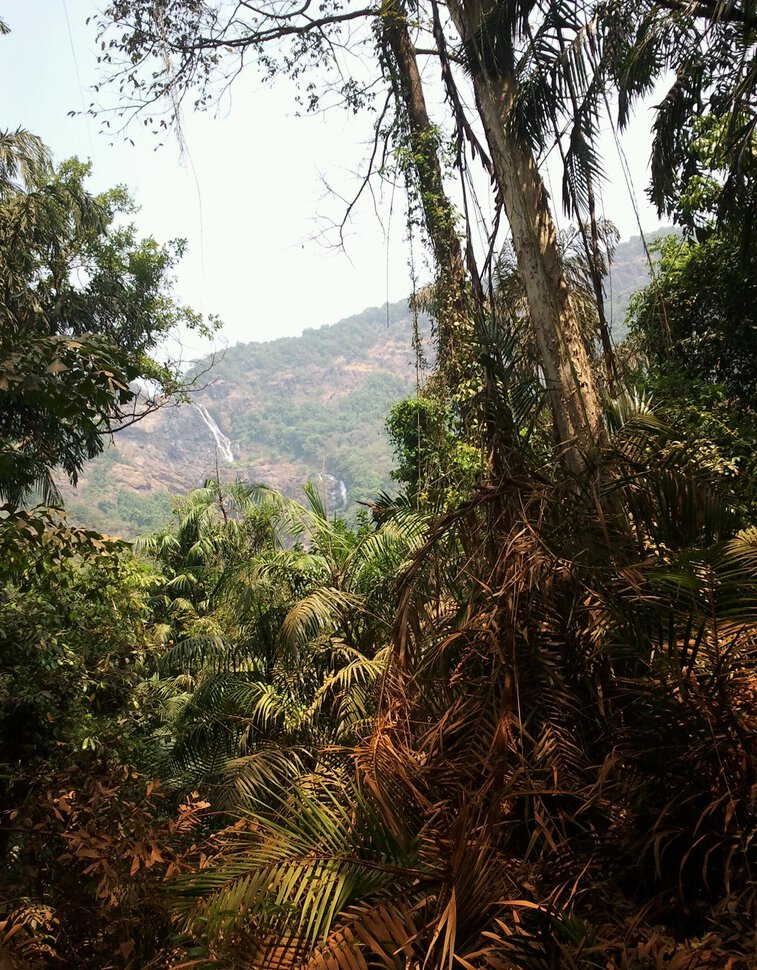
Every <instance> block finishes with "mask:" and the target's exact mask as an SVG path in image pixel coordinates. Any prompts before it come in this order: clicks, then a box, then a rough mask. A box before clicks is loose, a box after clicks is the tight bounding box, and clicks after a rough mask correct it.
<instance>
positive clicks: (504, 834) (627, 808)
mask: <svg viewBox="0 0 757 970" xmlns="http://www.w3.org/2000/svg"><path fill="white" fill-rule="evenodd" d="M3 29H5V28H3ZM98 29H99V31H100V36H101V38H102V44H103V46H102V48H101V49H102V52H103V53H102V59H103V64H104V66H105V68H106V69H107V70H108V71H109V73H110V76H111V79H112V81H113V82H115V84H116V85H117V87H118V88H119V90H120V97H121V98H122V104H123V105H124V106H125V107H124V110H129V111H131V110H133V109H135V108H137V109H140V110H141V112H142V114H143V115H144V114H145V113H146V116H147V117H148V118H149V117H150V112H151V110H152V106H161V107H165V105H164V104H163V102H164V101H167V103H168V107H169V110H172V109H176V107H177V105H178V104H180V103H181V100H182V98H184V97H185V96H190V98H191V100H192V102H193V103H196V105H197V106H202V105H203V104H205V103H208V102H210V101H212V99H213V97H214V96H216V94H217V90H218V86H219V85H223V84H224V83H226V82H227V81H229V80H230V79H233V77H234V76H235V75H236V73H237V72H238V70H239V69H240V68H241V66H242V62H240V60H239V58H240V57H241V58H242V59H243V61H244V62H246V63H252V62H257V64H258V66H259V67H260V68H261V69H262V70H263V71H265V72H267V73H268V74H269V75H270V77H271V78H273V77H274V76H275V75H276V74H278V73H280V72H286V73H289V74H290V75H292V76H294V78H295V79H296V80H298V81H300V82H301V84H302V89H303V91H305V92H307V97H309V98H310V100H311V102H312V103H311V107H313V108H317V107H318V102H319V99H320V100H321V102H329V101H330V100H331V99H334V98H339V99H341V100H343V101H346V103H347V105H348V106H349V107H350V108H351V109H352V110H354V111H370V110H374V109H375V112H376V119H377V123H376V138H377V142H376V145H377V149H376V153H375V157H376V158H383V163H382V165H381V171H378V170H377V171H376V173H375V174H376V175H377V176H378V177H384V178H389V177H391V178H396V179H398V180H401V181H403V182H404V184H405V185H406V187H407V189H408V195H409V198H410V220H411V223H412V224H413V226H414V227H415V229H416V230H418V231H421V232H422V233H423V234H424V238H425V239H426V242H427V246H428V250H429V253H430V254H431V256H432V258H433V263H434V266H435V269H436V277H435V280H434V283H433V285H431V286H430V287H429V288H428V289H427V290H425V291H423V292H422V293H417V294H414V296H413V303H414V305H415V306H416V307H417V308H418V309H423V310H426V311H428V312H429V313H430V314H431V317H432V320H433V327H434V331H433V332H434V340H435V357H436V363H435V367H434V371H433V373H432V375H431V376H430V378H429V379H428V381H427V382H426V384H425V386H424V387H423V389H422V390H421V391H420V392H419V393H418V394H417V395H416V396H414V397H411V398H409V399H407V400H406V401H404V402H401V403H400V404H397V405H396V406H395V407H394V408H392V410H391V412H390V414H389V415H387V426H388V429H389V434H390V437H391V440H392V444H393V447H394V452H395V471H394V476H395V480H396V482H397V483H398V485H399V486H400V491H399V494H398V495H396V496H390V495H387V494H383V493H379V494H377V495H376V496H375V497H374V498H373V500H372V501H371V502H370V503H369V504H367V505H366V506H364V509H363V512H362V513H361V514H360V515H359V516H358V518H357V519H356V520H355V521H351V522H347V521H345V520H344V519H342V518H340V517H339V516H334V515H329V514H328V512H327V509H326V508H325V505H324V501H323V497H322V496H321V495H320V494H319V491H318V489H317V488H316V487H315V486H313V485H308V484H305V485H304V487H303V493H302V498H301V501H294V500H292V499H291V498H286V497H284V496H282V495H281V494H279V493H277V492H275V491H273V490H271V489H267V488H264V487H260V486H256V485H255V484H254V483H246V482H236V483H233V484H228V483H219V482H216V481H208V482H206V484H205V486H204V487H203V488H200V489H197V490H195V491H193V492H192V493H190V494H188V495H187V496H186V497H184V498H183V499H182V500H181V501H179V502H178V503H177V504H176V507H175V509H174V510H173V514H172V515H171V517H170V518H169V519H168V520H167V521H166V522H165V524H164V525H163V526H162V527H160V528H159V529H157V530H152V531H151V532H150V533H149V534H147V535H145V536H143V537H142V538H141V539H140V540H139V541H138V542H136V543H134V544H133V545H129V544H127V543H124V542H121V541H118V540H113V539H110V538H106V537H103V536H102V535H99V534H98V533H96V532H94V531H92V530H87V529H82V528H78V527H75V526H72V525H70V524H69V523H68V522H67V519H66V515H65V510H64V509H62V508H60V507H59V503H58V502H57V493H56V484H55V476H54V472H55V474H58V475H60V474H63V475H65V476H67V477H68V478H69V479H70V480H71V481H75V480H76V478H77V476H78V475H79V473H80V472H81V469H82V468H83V466H84V463H85V462H86V461H88V460H89V459H91V458H93V457H94V456H96V455H97V454H98V453H100V452H101V451H102V449H103V446H104V443H105V442H106V440H107V437H108V435H109V434H110V433H111V432H117V431H118V429H119V427H121V426H122V425H123V424H124V423H128V422H130V421H133V420H138V419H139V417H140V415H141V414H142V413H143V412H144V410H150V409H153V408H155V407H157V406H158V405H159V404H160V401H161V400H162V399H163V398H164V397H165V396H168V395H175V394H177V393H179V394H180V393H181V392H182V386H181V385H182V380H181V375H179V374H178V373H176V372H175V371H172V370H171V368H170V367H167V366H166V365H162V364H159V363H158V362H157V359H158V358H157V354H156V351H157V350H158V348H159V345H160V342H161V340H162V338H163V337H164V336H165V334H166V333H167V332H168V331H169V330H170V329H171V328H172V327H173V326H175V325H176V324H177V323H181V324H182V325H184V326H189V327H194V328H208V327H212V326H213V321H212V320H211V321H204V320H203V319H201V318H200V317H199V316H198V315H197V314H195V313H194V312H193V311H191V310H190V309H188V308H185V307H182V306H181V305H180V304H179V303H178V302H177V300H176V298H175V295H174V294H173V292H172V287H171V281H170V277H171V273H170V270H171V267H172V266H173V265H174V263H175V260H176V259H178V258H179V257H180V255H181V251H182V244H181V243H173V244H169V245H161V244H159V243H157V242H156V241H155V240H152V239H147V240H141V239H139V238H138V237H137V235H136V233H135V231H134V230H133V229H132V228H130V227H129V225H128V221H127V216H128V212H129V208H130V205H131V203H130V200H129V199H128V198H127V196H126V194H125V192H123V190H120V189H119V190H114V191H113V192H110V193H105V194H103V195H99V196H94V195H92V194H91V193H90V192H89V191H88V190H87V188H86V179H87V174H88V172H87V167H86V166H83V165H81V164H79V163H78V162H76V161H70V162H65V163H63V164H62V165H60V166H58V167H57V168H56V167H54V166H53V165H52V164H51V162H50V158H49V154H48V152H47V150H46V148H45V146H44V145H42V144H41V142H40V141H39V139H38V138H36V137H35V136H34V135H33V134H30V133H28V132H26V131H23V130H17V131H2V132H0V493H1V494H0V497H1V498H2V501H3V502H4V505H3V506H2V513H1V514H0V552H1V555H0V570H1V571H2V577H1V581H2V592H1V593H0V641H1V642H2V651H1V652H0V764H2V771H0V822H1V823H2V827H1V828H0V856H1V857H2V871H3V878H2V882H1V883H0V906H1V907H2V908H1V909H0V965H2V966H3V967H12V968H15V967H21V968H48V967H50V968H56V967H72V968H73V967H76V968H79V967H85V968H93V970H94V968H98V970H101V968H108V967H114V968H115V967H120V968H124V970H125V968H132V970H137V968H145V970H146V968H150V967H155V968H157V967H166V968H168V967H173V968H177V970H178V968H179V967H190V966H196V967H223V968H240V970H241V968H261V970H275V968H289V970H295V968H301V970H305V968H307V970H447V968H449V970H453V968H455V970H457V968H460V970H520V968H525V970H548V968H550V970H551V968H562V967H565V968H615V970H620V968H628V970H632V968H633V970H636V968H639V970H642V968H650V970H651V968H661V967H669V968H673V970H681V968H687V970H689V968H703V967H711V968H726V967H727V968H731V970H738V968H743V970H748V968H750V967H754V966H755V964H756V963H757V940H756V939H755V915H756V912H755V911H756V909H757V881H756V880H755V867H756V866H757V844H756V842H755V831H756V828H755V821H756V820H757V819H756V818H755V816H756V815H757V772H756V769H757V756H756V753H755V729H756V728H757V669H756V667H755V661H756V651H757V526H755V517H756V515H757V494H756V493H755V454H757V448H756V447H755V445H756V444H757V424H756V421H757V414H756V409H757V329H756V327H755V319H754V313H755V306H757V299H755V297H756V296H757V294H755V287H757V282H755V281H756V280H757V276H756V275H755V268H756V265H755V264H756V263H757V239H756V237H755V233H754V232H753V227H752V221H753V213H754V212H755V201H756V200H755V197H754V196H755V185H756V184H757V183H756V182H755V175H756V169H755V162H756V160H757V155H756V148H757V146H756V144H755V133H754V128H755V119H756V118H757V114H755V84H756V83H757V72H756V71H755V54H756V53H757V47H756V43H755V42H756V41H757V17H756V15H755V10H754V6H753V5H752V4H749V3H746V2H744V3H740V2H736V3H728V4H726V3H721V2H720V0H713V2H711V3H710V2H704V3H697V4H694V5H692V4H690V3H688V2H684V0H681V2H678V0H666V2H664V3H661V2H658V0H637V2H635V3H633V4H629V3H627V2H624V0H606V2H604V3H602V4H594V3H591V2H586V3H583V2H581V3H576V2H573V3H568V2H561V0H541V2H532V0H527V2H523V3H519V4H510V3H495V2H493V0H447V2H445V3H442V2H436V0H429V2H425V0H418V2H410V0H387V2H384V3H381V4H380V5H378V6H375V7H373V6H372V7H365V8H362V7H361V8H358V7H357V6H356V5H352V4H349V3H348V4H343V3H332V2H331V0H324V2H322V3H321V4H319V6H318V7H317V9H316V8H314V7H312V6H311V5H310V4H309V3H308V2H305V3H302V4H300V3H299V2H298V3H296V4H294V3H293V4H289V3H283V4H282V3H278V2H277V3H272V4H267V3H261V4H258V5H253V4H251V3H246V2H242V3H232V2H229V3H227V2H225V0H213V2H210V0H192V2H188V0H162V2H160V3H155V0H118V2H116V3H112V4H111V5H110V6H109V7H107V8H106V10H105V12H104V13H103V14H102V16H101V18H100V24H99V28H98ZM429 51H430V53H429ZM355 53H357V54H358V55H359V58H358V59H359V60H360V64H361V68H360V71H359V72H357V73H355V74H351V73H350V72H349V70H348V69H347V64H353V65H354V63H355V61H351V60H350V61H347V62H345V55H346V54H349V55H350V56H352V55H353V54H355ZM421 57H423V58H429V59H430V63H431V64H433V65H434V67H435V71H436V73H437V75H438V76H439V77H440V83H441V84H442V85H443V88H444V96H445V98H446V100H445V102H444V105H445V107H446V110H447V111H448V117H447V118H446V119H442V120H441V121H440V122H439V123H436V122H433V121H432V120H431V117H430V114H429V109H428V107H427V102H426V99H425V95H424V83H426V84H428V83H429V82H428V81H426V82H422V81H421V72H420V70H419V67H418V59H419V58H421ZM247 69H250V70H252V69H253V68H245V70H247ZM311 70H313V71H314V72H316V73H314V74H310V73H309V72H310V71H311ZM318 72H321V73H318ZM426 76H427V75H426ZM311 78H315V80H311ZM658 81H665V82H666V83H667V85H668V87H667V91H666V93H665V94H664V96H663V97H662V98H661V100H660V101H659V103H658V105H657V107H656V108H655V112H654V129H653V146H652V166H651V184H650V187H649V191H650V193H651V196H652V198H653V199H654V201H655V203H656V204H657V206H658V208H659V210H660V212H661V213H664V214H666V215H667V216H668V217H670V218H672V219H673V220H675V222H676V223H677V224H678V226H679V227H680V230H681V233H680V234H679V235H676V236H673V237H671V238H669V239H667V240H663V241H662V242H661V243H660V244H659V245H660V258H659V263H658V264H657V267H656V269H655V272H654V274H653V279H652V282H651V283H650V285H649V286H648V287H647V288H646V289H645V290H644V291H643V292H642V293H641V294H639V295H638V296H637V297H636V298H635V299H634V300H633V301H632V303H631V306H630V309H629V317H628V328H629V329H628V337H627V339H626V340H624V341H623V342H622V343H621V344H615V343H614V341H613V340H612V339H611V334H610V332H609V328H608V321H607V320H606V316H605V312H604V301H603V293H602V286H601V280H602V277H603V275H604V270H605V268H606V265H607V262H608V260H611V258H612V249H613V245H614V242H615V234H614V231H613V229H612V227H611V226H610V225H609V224H607V223H606V222H604V221H603V220H602V219H600V218H599V217H598V210H597V204H596V198H597V193H598V191H599V187H600V186H601V183H602V159H601V156H600V153H599V143H598V140H597V139H598V133H599V130H600V128H601V126H602V124H605V123H607V120H608V114H607V112H609V119H610V121H611V122H612V124H618V125H620V126H621V127H622V126H623V124H625V122H626V121H627V119H628V117H629V113H630V112H631V111H632V110H633V106H634V104H635V103H636V102H638V100H639V98H641V97H642V96H643V95H645V94H646V93H648V92H649V91H650V90H651V89H652V88H653V86H654V84H655V83H656V82H658ZM316 82H317V83H316ZM321 85H322V86H321ZM429 100H430V99H429ZM470 105H475V106H476V107H475V111H473V110H472V109H471V108H470ZM437 108H439V105H438V104H437ZM164 123H167V122H165V121H164ZM553 147H555V148H556V151H557V154H558V155H559V157H560V160H561V163H562V167H563V170H564V180H563V192H564V198H563V204H564V206H565V208H566V210H567V211H568V212H569V213H570V215H571V217H572V219H573V223H574V225H575V229H574V230H570V231H568V232H566V233H563V234H561V235H559V234H558V233H557V232H556V230H555V226H554V219H553V213H552V211H551V209H550V204H551V200H550V199H549V198H548V196H547V193H546V191H545V189H544V185H543V183H542V180H541V176H540V168H539V163H540V161H541V160H543V158H544V156H545V154H546V153H547V152H549V151H551V149H552V148H553ZM390 159H394V161H393V162H390ZM474 164H479V165H483V167H484V169H485V171H486V173H487V175H488V180H487V184H491V186H492V191H493V201H492V205H493V209H492V211H494V212H496V213H497V214H498V215H497V217H496V218H497V219H499V217H500V215H501V218H502V225H504V224H505V223H506V224H507V225H508V226H509V236H508V237H507V240H506V241H505V242H504V243H503V242H502V241H501V240H500V241H499V242H497V240H498V239H499V237H498V236H497V234H496V233H494V234H493V235H492V237H491V238H492V240H494V241H495V242H497V246H496V248H495V247H494V246H493V245H492V248H490V251H489V252H488V254H487V253H483V254H482V253H480V252H478V251H477V250H476V247H475V246H474V244H473V241H472V238H473V235H472V226H471V225H470V223H469V222H468V221H467V220H466V219H465V218H464V217H463V215H460V214H459V213H458V211H457V209H456V206H455V205H454V204H453V201H452V200H453V198H455V196H454V195H453V194H452V193H453V188H452V186H453V183H454V178H455V177H456V176H461V177H462V179H463V184H464V185H466V186H470V183H469V182H468V181H466V178H465V177H466V174H467V173H468V172H469V170H470V168H471V166H473V165H474ZM392 165H393V166H394V167H393V168H392ZM461 211H462V212H463V214H464V213H466V212H469V211H471V210H470V209H469V208H468V206H467V205H462V209H461ZM146 387H149V388H150V394H149V397H148V396H146V394H145V388H146ZM293 417H294V419H297V418H298V416H296V415H295V416H293ZM56 470H57V471H56Z"/></svg>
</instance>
